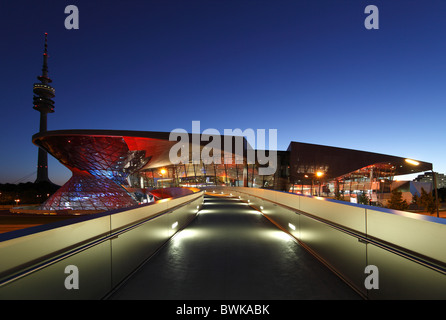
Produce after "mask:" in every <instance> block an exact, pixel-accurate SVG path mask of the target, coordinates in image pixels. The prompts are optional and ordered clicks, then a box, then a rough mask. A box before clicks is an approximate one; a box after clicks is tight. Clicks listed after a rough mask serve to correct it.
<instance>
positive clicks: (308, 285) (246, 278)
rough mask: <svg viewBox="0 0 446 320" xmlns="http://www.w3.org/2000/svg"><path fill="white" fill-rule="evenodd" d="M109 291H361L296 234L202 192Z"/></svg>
mask: <svg viewBox="0 0 446 320" xmlns="http://www.w3.org/2000/svg"><path fill="white" fill-rule="evenodd" d="M108 299H113V300H126V299H134V300H139V299H151V300H157V299H158V300H279V299H280V300H289V299H299V300H305V299H312V300H313V299H324V300H326V299H345V300H353V299H354V300H357V299H361V297H360V296H359V295H358V294H357V293H356V292H355V291H354V290H353V289H351V288H350V287H349V286H348V285H347V284H345V283H344V282H343V281H342V280H341V279H339V278H338V277H337V276H336V275H335V274H333V273H332V272H331V271H330V270H329V269H328V268H327V267H325V266H324V265H323V264H322V263H320V262H319V261H318V260H317V259H316V258H315V257H313V256H312V255H311V254H310V253H308V251H306V250H305V249H304V248H303V247H302V246H301V245H299V243H298V242H297V241H296V240H295V239H294V238H292V237H291V236H290V235H288V234H287V233H285V232H283V231H281V230H280V229H278V228H277V227H276V226H275V225H274V224H273V223H271V222H270V221H269V220H268V219H267V218H265V217H264V216H263V215H261V214H260V213H259V212H258V211H256V210H254V209H253V208H251V207H250V206H248V205H247V204H246V203H243V202H241V201H240V200H238V199H236V198H229V197H222V196H210V195H206V196H205V202H204V205H203V207H202V209H201V210H200V212H199V214H198V215H197V217H196V218H195V219H194V220H193V221H192V222H191V223H190V224H189V225H188V226H187V227H186V228H185V229H183V230H181V231H180V232H178V233H177V234H176V235H175V236H174V237H173V238H172V239H170V240H169V241H168V242H167V243H166V244H165V245H164V246H163V247H162V248H161V249H160V250H159V251H158V252H157V253H156V254H154V255H153V256H152V257H151V258H150V259H149V260H148V261H147V262H146V263H145V264H144V265H143V266H142V267H141V268H139V269H138V270H137V271H135V272H134V273H133V274H132V276H131V277H129V279H127V281H126V282H125V283H123V284H122V285H121V286H120V287H119V288H118V289H117V290H116V291H115V292H114V293H113V294H112V295H110V296H109V297H108Z"/></svg>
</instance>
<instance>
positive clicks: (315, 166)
mask: <svg viewBox="0 0 446 320" xmlns="http://www.w3.org/2000/svg"><path fill="white" fill-rule="evenodd" d="M169 135H170V133H167V132H141V131H114V130H60V131H47V132H40V133H38V134H36V135H34V136H33V142H34V144H36V145H38V146H39V147H41V148H43V149H45V150H47V151H48V152H49V153H50V154H51V155H53V156H54V157H55V158H56V159H58V160H59V161H60V162H61V163H62V164H64V165H65V166H66V167H67V168H69V169H70V170H71V171H72V173H73V176H72V177H71V179H70V180H69V181H68V182H67V183H66V184H65V185H64V186H62V187H61V188H60V189H59V191H57V192H56V193H55V194H54V195H53V196H51V197H50V198H49V199H48V200H47V201H46V202H45V204H43V206H42V208H41V209H43V210H56V211H57V210H87V211H89V210H110V209H115V208H121V207H129V206H134V205H138V204H139V203H143V202H146V201H148V199H149V197H148V195H149V194H151V191H153V190H156V189H162V188H167V187H206V186H214V185H226V186H245V187H257V188H270V189H275V190H282V191H289V192H295V193H303V194H308V195H311V194H312V195H323V196H332V197H334V196H336V195H339V194H342V195H343V196H351V195H353V194H355V193H358V192H367V193H368V194H369V195H370V196H371V197H374V196H375V195H376V196H378V195H379V194H380V193H381V194H384V193H388V192H389V185H390V182H391V181H392V179H393V177H394V176H395V175H403V174H408V173H415V172H422V171H427V170H431V168H432V164H430V163H427V162H421V161H415V162H414V161H412V163H410V162H408V159H405V158H402V157H395V156H390V155H384V154H378V153H371V152H365V151H358V150H350V149H343V148H336V147H329V146H322V145H314V144H306V143H299V142H291V143H290V145H289V147H288V149H287V150H286V151H278V152H277V169H276V170H275V173H274V174H270V175H260V174H259V168H260V165H259V163H257V162H256V163H249V162H248V161H247V157H246V154H247V148H248V147H249V145H248V144H247V143H246V140H244V142H243V146H244V147H243V161H242V162H241V163H236V161H235V158H236V156H235V149H231V150H229V151H228V150H226V149H224V148H223V145H221V148H220V149H221V150H220V151H221V161H220V163H217V161H215V162H213V163H209V162H205V161H202V160H200V161H199V162H196V163H195V162H194V161H188V162H184V163H172V162H171V160H170V155H169V152H170V150H171V148H172V147H173V146H174V145H176V144H177V141H170V140H169ZM189 136H190V137H192V136H193V135H192V134H189ZM201 136H203V135H201ZM231 138H233V139H235V137H231ZM189 141H193V139H190V140H189ZM198 141H200V146H199V148H200V150H203V148H205V147H206V145H207V142H203V141H209V139H201V138H200V139H199V140H198ZM233 146H234V148H235V144H234V145H233ZM188 150H189V151H190V150H193V148H192V146H190V148H188ZM190 152H192V151H190ZM219 154H220V153H219ZM228 158H229V159H231V160H230V161H228ZM189 159H192V157H190V158H189ZM155 193H156V192H154V194H155Z"/></svg>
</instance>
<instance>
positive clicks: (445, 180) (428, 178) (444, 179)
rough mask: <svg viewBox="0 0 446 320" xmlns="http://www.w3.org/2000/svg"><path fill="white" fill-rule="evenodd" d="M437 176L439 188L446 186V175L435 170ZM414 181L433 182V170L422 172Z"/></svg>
mask: <svg viewBox="0 0 446 320" xmlns="http://www.w3.org/2000/svg"><path fill="white" fill-rule="evenodd" d="M435 176H436V178H437V188H438V189H440V188H446V176H445V175H444V174H443V173H438V172H435ZM413 181H417V182H429V183H431V184H433V175H432V172H425V173H424V174H420V175H419V176H418V177H416V178H415V179H414V180H413Z"/></svg>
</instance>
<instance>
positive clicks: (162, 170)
mask: <svg viewBox="0 0 446 320" xmlns="http://www.w3.org/2000/svg"><path fill="white" fill-rule="evenodd" d="M166 172H167V171H166V169H164V168H162V169H161V170H160V175H161V188H164V181H163V180H164V178H163V176H164V174H166Z"/></svg>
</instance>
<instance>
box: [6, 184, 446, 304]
mask: <svg viewBox="0 0 446 320" xmlns="http://www.w3.org/2000/svg"><path fill="white" fill-rule="evenodd" d="M445 228H446V224H445V221H444V219H440V218H434V217H426V216H420V215H416V214H411V213H407V212H401V211H395V210H389V209H382V208H377V207H371V206H364V205H357V204H350V203H346V202H342V201H335V200H328V199H324V198H318V197H306V196H299V195H295V194H289V193H285V192H279V191H272V190H266V189H256V188H243V187H210V188H207V189H206V192H205V191H200V192H196V193H194V194H189V195H185V196H181V197H178V198H171V199H163V200H160V201H157V202H155V203H151V204H147V205H141V206H138V207H133V208H129V209H122V210H116V211H110V212H105V213H100V214H94V215H91V216H83V217H76V218H75V219H70V220H66V221H62V222H56V223H51V224H47V225H42V226H38V227H32V228H28V229H23V230H19V231H13V232H9V233H5V234H2V235H0V261H1V263H0V299H113V300H123V299H154V300H159V299H163V300H170V299H176V300H178V299H179V300H194V299H197V300H213V299H219V300H220V299H227V300H234V299H249V300H257V299H261V300H268V299H271V300H272V299H274V300H277V299H293V300H295V299H347V300H357V299H445V298H446V250H445V246H446V232H445V231H446V229H445Z"/></svg>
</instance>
